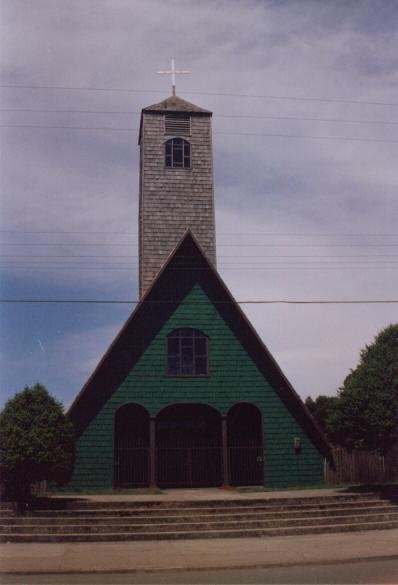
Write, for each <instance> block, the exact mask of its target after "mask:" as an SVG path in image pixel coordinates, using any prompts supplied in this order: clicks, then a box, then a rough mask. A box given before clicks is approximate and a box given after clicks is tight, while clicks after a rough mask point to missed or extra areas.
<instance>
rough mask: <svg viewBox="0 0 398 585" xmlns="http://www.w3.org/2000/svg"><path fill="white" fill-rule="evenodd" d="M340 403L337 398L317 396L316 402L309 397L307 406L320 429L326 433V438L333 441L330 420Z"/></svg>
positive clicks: (306, 402)
mask: <svg viewBox="0 0 398 585" xmlns="http://www.w3.org/2000/svg"><path fill="white" fill-rule="evenodd" d="M337 402H338V398H337V396H323V395H321V396H317V398H315V400H313V398H311V396H309V397H308V398H307V399H306V401H305V405H306V407H307V408H308V410H309V411H310V413H311V414H312V416H313V417H314V419H315V421H316V422H317V423H318V426H319V428H320V429H321V430H322V431H323V432H324V433H325V435H326V437H327V438H328V439H329V440H331V436H330V434H331V429H330V420H331V418H332V415H333V413H334V411H335V409H336V406H337Z"/></svg>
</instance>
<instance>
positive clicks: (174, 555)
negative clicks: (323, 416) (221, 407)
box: [0, 489, 398, 573]
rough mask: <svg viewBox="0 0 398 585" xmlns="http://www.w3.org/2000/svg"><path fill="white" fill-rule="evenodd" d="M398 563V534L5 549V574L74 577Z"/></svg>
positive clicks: (216, 495) (197, 494)
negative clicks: (360, 561)
mask: <svg viewBox="0 0 398 585" xmlns="http://www.w3.org/2000/svg"><path fill="white" fill-rule="evenodd" d="M344 494H347V491H346V490H344V489H330V490H329V489H328V490H292V491H275V492H249V493H237V492H236V491H232V490H231V491H229V490H220V489H197V490H167V492H164V493H162V494H153V495H131V496H130V495H128V496H126V495H115V496H113V495H110V496H108V495H107V496H81V497H82V498H85V499H88V500H93V501H115V500H117V501H121V500H124V501H126V500H127V501H130V500H131V501H151V500H152V501H155V500H156V501H159V500H162V501H165V500H166V501H167V500H169V501H172V500H174V501H175V500H192V501H193V500H215V499H220V500H221V499H222V500H227V501H228V500H231V499H237V498H239V499H253V498H264V499H279V498H291V497H295V498H297V497H303V498H305V497H314V496H315V497H316V496H327V495H329V496H336V495H344ZM383 557H384V558H385V557H396V558H398V529H392V530H380V531H378V530H373V531H366V532H347V533H337V534H318V535H303V536H282V537H263V538H236V539H235V538H220V539H191V540H160V541H138V542H137V541H136V542H133V541H132V542H109V543H103V542H98V543H87V542H82V543H40V544H33V543H32V544H30V543H29V544H14V543H8V544H4V545H2V547H1V554H0V571H1V572H3V573H6V572H8V573H24V572H25V573H68V572H70V573H75V572H83V573H84V572H118V571H119V572H121V571H126V572H127V571H128V572H131V571H143V570H144V571H145V570H146V571H157V570H162V569H163V570H165V569H166V570H167V569H204V568H208V569H214V568H239V567H256V566H259V567H260V566H262V567H266V566H278V565H279V566H281V565H282V566H286V565H296V564H313V563H332V562H336V561H343V562H344V561H349V560H358V559H374V558H383Z"/></svg>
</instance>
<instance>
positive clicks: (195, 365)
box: [167, 327, 209, 376]
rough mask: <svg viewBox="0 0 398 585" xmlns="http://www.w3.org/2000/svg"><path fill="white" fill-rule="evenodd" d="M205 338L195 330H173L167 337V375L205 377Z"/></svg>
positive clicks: (186, 328)
mask: <svg viewBox="0 0 398 585" xmlns="http://www.w3.org/2000/svg"><path fill="white" fill-rule="evenodd" d="M207 350H208V347H207V337H206V335H205V334H204V333H202V332H201V331H198V330H197V329H191V328H189V327H183V328H181V329H175V330H174V331H172V332H171V333H170V334H169V335H168V337H167V373H168V374H169V375H170V376H207V375H208V373H209V364H208V351H207Z"/></svg>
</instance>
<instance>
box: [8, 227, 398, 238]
mask: <svg viewBox="0 0 398 585" xmlns="http://www.w3.org/2000/svg"><path fill="white" fill-rule="evenodd" d="M0 233H9V234H86V235H89V234H101V235H119V236H138V232H129V231H127V232H115V231H104V230H97V231H89V230H81V231H69V230H64V231H59V230H31V231H28V230H13V229H0ZM217 234H218V235H219V236H220V235H221V236H278V237H279V236H280V237H290V236H297V237H321V236H324V237H345V238H348V237H389V236H398V232H396V233H365V232H362V233H357V234H353V233H350V234H348V233H338V232H334V233H321V232H317V233H303V232H301V233H297V232H217Z"/></svg>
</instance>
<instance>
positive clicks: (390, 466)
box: [324, 445, 398, 484]
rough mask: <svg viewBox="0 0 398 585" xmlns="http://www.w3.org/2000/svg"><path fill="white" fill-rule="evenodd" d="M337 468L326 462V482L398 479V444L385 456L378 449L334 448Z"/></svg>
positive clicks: (368, 481)
mask: <svg viewBox="0 0 398 585" xmlns="http://www.w3.org/2000/svg"><path fill="white" fill-rule="evenodd" d="M332 453H333V458H334V462H335V468H334V469H333V468H332V466H331V465H330V464H329V463H327V462H325V469H324V480H325V483H329V484H338V483H362V484H375V483H386V482H393V481H398V445H397V446H396V447H395V448H394V449H392V450H391V451H390V452H389V453H388V455H386V456H385V457H383V456H382V455H380V454H379V453H378V452H376V451H357V450H354V451H351V453H349V452H348V451H346V450H345V449H342V448H340V447H335V448H334V449H332Z"/></svg>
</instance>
